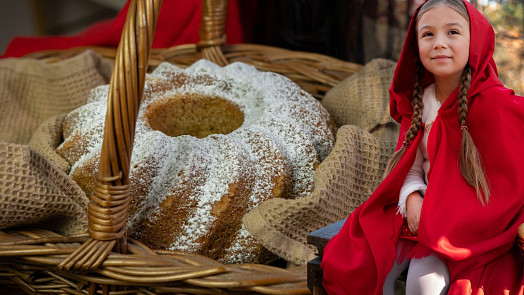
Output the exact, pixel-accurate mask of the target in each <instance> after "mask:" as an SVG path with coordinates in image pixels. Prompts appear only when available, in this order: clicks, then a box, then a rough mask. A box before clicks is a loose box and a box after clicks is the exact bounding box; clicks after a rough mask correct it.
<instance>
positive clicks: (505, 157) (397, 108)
mask: <svg viewBox="0 0 524 295" xmlns="http://www.w3.org/2000/svg"><path fill="white" fill-rule="evenodd" d="M464 3H465V4H466V7H467V10H468V13H469V17H470V29H471V41H470V51H469V65H470V67H471V68H472V80H471V86H470V89H469V91H468V101H469V104H468V107H469V112H468V115H467V126H468V129H469V132H470V134H471V136H472V138H473V141H474V142H475V146H476V147H477V149H478V150H479V153H480V156H481V158H482V163H483V165H484V169H485V172H486V176H487V179H488V182H489V186H490V189H491V197H490V201H489V203H488V205H487V206H483V205H482V204H481V203H480V201H478V199H477V195H476V191H475V189H474V188H473V187H471V186H470V185H468V184H467V183H466V182H465V180H464V178H463V177H462V175H461V172H460V167H459V152H460V145H461V138H462V134H461V129H460V125H459V122H458V103H457V101H458V89H456V90H455V91H454V92H452V93H451V94H450V96H449V97H448V98H447V99H446V101H445V102H444V104H443V105H442V106H441V108H440V110H439V113H438V116H437V118H436V119H435V121H434V123H433V125H432V127H431V132H430V134H429V138H428V156H429V161H430V166H431V168H430V170H429V172H428V180H429V182H428V186H427V191H426V194H425V196H424V202H423V206H422V213H421V218H420V224H419V230H418V241H419V244H418V245H417V247H419V248H426V249H431V250H433V251H435V252H437V253H439V254H440V255H441V256H442V257H443V258H444V259H445V260H446V261H447V263H448V267H449V271H450V281H451V285H450V289H449V293H448V294H478V295H480V294H488V295H498V294H501V295H502V294H511V295H513V294H519V295H522V294H524V287H523V286H524V279H523V268H524V267H523V258H522V256H521V254H520V252H519V250H518V247H517V246H516V236H517V228H518V226H519V225H520V224H521V223H523V222H524V148H523V147H524V98H523V97H521V96H517V95H515V94H514V92H513V91H512V90H510V89H507V88H505V87H504V86H503V85H502V83H501V82H500V81H499V79H498V77H497V76H498V74H497V69H496V65H495V62H494V60H493V57H492V54H493V50H494V43H495V35H494V32H493V29H492V27H491V25H490V24H489V22H488V21H487V20H486V18H485V17H484V16H483V15H482V14H481V13H480V12H479V11H477V10H476V9H475V8H474V7H473V6H472V5H471V4H469V3H468V2H466V1H465V2H464ZM419 9H420V8H419ZM417 13H418V9H417ZM417 13H416V14H415V15H417ZM417 59H418V49H417V39H416V20H415V17H414V18H413V19H412V20H411V23H410V26H409V29H408V33H407V36H406V40H405V42H404V47H403V50H402V54H401V56H400V58H399V61H398V64H397V68H396V70H395V74H394V77H393V83H392V85H391V88H390V112H391V116H392V117H393V118H394V119H395V120H396V121H398V122H400V124H401V130H400V136H399V141H398V146H397V149H399V148H400V147H401V146H402V143H403V141H404V138H405V134H406V131H407V130H408V128H409V126H410V125H411V116H412V114H413V108H412V105H411V99H412V93H413V88H414V82H415V64H416V62H417ZM424 80H425V81H424V84H425V86H427V85H429V84H430V83H433V78H432V75H431V74H430V73H428V72H426V75H425V79H424ZM423 132H425V131H424V128H422V129H421V130H420V131H419V133H418V135H417V137H416V138H415V140H414V142H413V143H412V144H411V145H410V147H409V148H408V150H407V151H406V153H405V154H404V156H403V157H402V159H401V160H400V162H399V163H398V164H397V166H396V167H395V168H394V169H393V171H392V172H391V173H390V174H389V175H388V176H387V177H386V178H385V179H384V181H383V182H382V183H381V184H380V185H379V186H378V188H377V189H376V190H375V192H374V193H373V194H372V195H371V197H370V198H369V200H368V201H366V202H365V203H364V204H363V205H361V206H360V207H358V208H357V209H356V210H355V211H354V212H353V213H352V214H351V215H350V216H349V217H348V219H347V221H346V222H345V224H344V226H343V227H342V229H341V230H340V232H339V233H338V234H337V235H336V236H335V237H333V238H332V239H331V240H330V241H329V243H328V245H327V246H326V248H325V250H324V257H323V260H322V264H321V266H322V268H323V271H324V286H325V288H326V290H327V291H328V293H329V294H382V288H383V284H384V280H385V278H386V276H387V275H388V273H389V271H390V270H391V267H392V265H393V262H394V261H395V258H396V249H395V247H396V244H397V242H398V240H399V233H400V230H401V227H402V223H403V218H402V216H401V215H399V214H397V203H398V198H399V192H400V188H401V187H402V184H403V182H404V179H405V177H406V175H407V173H408V171H409V170H410V168H411V166H412V165H413V162H414V160H415V155H416V149H417V146H418V145H419V143H420V141H421V139H422V136H423Z"/></svg>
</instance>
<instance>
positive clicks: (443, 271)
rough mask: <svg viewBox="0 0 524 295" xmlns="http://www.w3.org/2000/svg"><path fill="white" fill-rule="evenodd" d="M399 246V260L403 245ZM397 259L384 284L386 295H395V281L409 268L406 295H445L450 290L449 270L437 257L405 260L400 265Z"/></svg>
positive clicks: (430, 256)
mask: <svg viewBox="0 0 524 295" xmlns="http://www.w3.org/2000/svg"><path fill="white" fill-rule="evenodd" d="M403 242H404V241H399V245H397V258H398V255H399V253H400V249H401V248H402V247H401V244H400V243H403ZM396 261H397V259H395V263H394V264H393V267H392V268H391V271H390V272H389V274H388V276H387V277H386V281H385V282H384V288H383V292H384V295H394V294H395V280H396V279H397V278H398V277H399V276H400V274H401V273H402V272H403V271H404V270H406V268H408V267H409V268H408V277H407V279H406V295H445V294H447V292H448V288H449V270H448V267H447V265H446V264H445V263H444V262H442V260H440V259H439V258H438V257H437V256H436V255H429V256H426V257H423V258H420V259H418V258H413V259H411V260H408V259H405V260H404V261H403V262H402V263H401V264H398V263H397V262H396Z"/></svg>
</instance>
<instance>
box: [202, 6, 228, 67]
mask: <svg viewBox="0 0 524 295" xmlns="http://www.w3.org/2000/svg"><path fill="white" fill-rule="evenodd" d="M227 7H228V1H227V0H202V20H201V22H200V29H199V31H198V35H199V37H200V42H198V43H197V47H198V48H199V49H200V51H201V54H202V57H203V58H205V59H209V60H210V61H212V62H214V63H216V64H217V65H219V66H225V65H227V64H228V61H227V59H226V57H225V56H224V53H223V52H222V49H221V47H220V46H221V45H223V44H224V43H225V42H226V35H225V29H226V19H227Z"/></svg>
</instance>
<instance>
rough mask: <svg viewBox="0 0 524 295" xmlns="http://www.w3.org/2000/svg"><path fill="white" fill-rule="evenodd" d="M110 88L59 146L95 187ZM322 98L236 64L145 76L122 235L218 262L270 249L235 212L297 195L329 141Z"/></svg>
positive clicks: (253, 258) (73, 116) (82, 180)
mask: <svg viewBox="0 0 524 295" xmlns="http://www.w3.org/2000/svg"><path fill="white" fill-rule="evenodd" d="M107 91H108V86H107V85H106V86H101V87H98V88H96V89H94V90H93V91H92V92H91V94H90V97H89V99H88V103H87V104H86V105H85V106H83V107H81V108H79V109H77V110H75V111H73V112H72V113H70V114H69V115H68V116H67V118H66V119H65V121H64V125H63V130H64V138H65V140H64V142H63V143H62V145H61V146H59V147H58V149H57V151H58V152H59V154H60V155H62V156H63V157H64V158H65V159H67V160H68V161H69V163H70V164H71V166H72V168H71V172H70V174H71V175H72V177H73V178H74V179H75V180H76V181H77V182H78V183H79V184H80V186H81V187H82V188H83V189H84V190H85V191H86V192H87V193H91V192H92V187H93V179H94V174H95V173H96V171H97V170H98V168H97V165H98V160H99V157H100V149H101V144H102V136H103V134H102V132H103V124H104V120H105V113H106V104H107ZM334 140H335V139H334V124H333V121H332V119H331V117H330V116H329V114H328V113H327V111H326V110H325V109H324V108H323V107H322V106H321V104H320V103H319V102H318V101H317V100H316V99H315V98H314V97H312V96H311V95H310V94H308V93H307V92H305V91H303V90H302V89H301V88H300V87H299V86H298V85H296V84H295V83H293V82H292V81H291V80H289V79H288V78H286V77H284V76H281V75H278V74H275V73H270V72H261V71H258V70H256V69H255V68H253V67H251V66H249V65H246V64H243V63H234V64H231V65H229V66H226V67H223V68H221V67H218V66H216V65H215V64H213V63H211V62H209V61H206V60H200V61H198V62H196V63H195V64H193V65H192V66H190V67H189V68H187V69H181V68H178V67H176V66H174V65H171V64H169V63H163V64H161V65H160V66H158V67H157V68H156V69H155V70H154V72H153V73H151V74H148V75H147V77H146V84H145V87H144V94H143V98H142V103H141V106H140V111H139V115H138V121H137V125H136V131H135V141H134V146H133V155H132V158H131V167H132V169H131V171H130V184H131V204H130V211H129V212H130V213H129V218H128V224H127V226H128V230H129V234H130V235H131V236H133V237H135V238H137V239H139V240H141V241H142V242H144V243H146V244H147V245H149V246H151V247H153V248H167V249H175V250H183V251H190V252H197V253H200V254H204V255H207V256H209V257H211V258H213V259H217V260H219V261H221V262H225V263H241V262H257V263H259V262H267V261H268V260H269V259H271V255H269V253H268V252H267V251H266V250H265V249H263V247H261V246H260V245H259V244H257V243H256V241H255V240H254V238H253V237H251V236H250V234H249V233H248V232H247V231H246V230H245V229H244V228H243V226H242V217H243V215H244V214H245V213H246V212H248V211H249V210H250V209H252V208H254V207H255V206H256V205H258V204H259V203H261V202H262V201H264V200H267V199H269V198H299V197H303V196H306V195H307V194H309V193H310V192H311V191H312V190H313V174H314V171H315V168H316V167H317V166H318V164H319V162H320V161H322V160H323V159H324V158H325V157H326V156H327V155H328V154H329V152H330V151H331V149H332V147H333V144H334Z"/></svg>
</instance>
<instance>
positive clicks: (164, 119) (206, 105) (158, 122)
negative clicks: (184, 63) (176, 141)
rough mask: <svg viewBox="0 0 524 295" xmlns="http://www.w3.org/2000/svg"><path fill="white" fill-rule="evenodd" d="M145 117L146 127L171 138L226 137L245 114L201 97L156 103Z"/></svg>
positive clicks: (235, 107)
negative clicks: (189, 136) (188, 136)
mask: <svg viewBox="0 0 524 295" xmlns="http://www.w3.org/2000/svg"><path fill="white" fill-rule="evenodd" d="M145 117H146V122H147V124H148V125H149V127H151V128H152V129H154V130H158V131H161V132H163V133H165V134H166V135H169V136H173V137H174V136H180V135H191V136H194V137H197V138H204V137H206V136H208V135H211V134H229V133H231V132H233V131H234V130H235V129H237V128H239V127H240V126H242V123H243V122H244V113H243V112H242V111H241V110H240V107H239V106H238V105H236V104H235V103H233V102H231V101H228V100H226V99H224V98H221V97H218V96H207V95H201V94H179V95H176V96H173V97H169V98H166V99H162V100H159V101H156V102H154V103H152V104H151V105H149V107H148V109H147V111H146V114H145Z"/></svg>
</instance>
